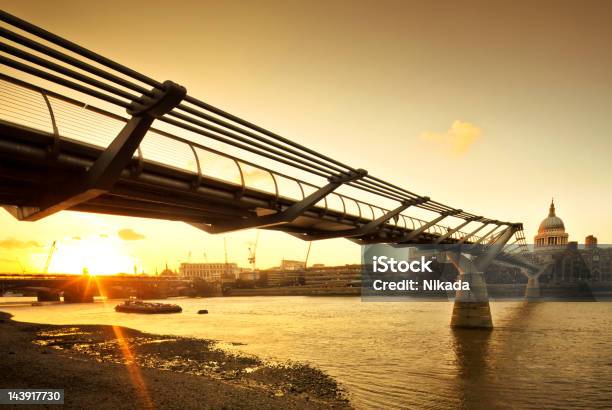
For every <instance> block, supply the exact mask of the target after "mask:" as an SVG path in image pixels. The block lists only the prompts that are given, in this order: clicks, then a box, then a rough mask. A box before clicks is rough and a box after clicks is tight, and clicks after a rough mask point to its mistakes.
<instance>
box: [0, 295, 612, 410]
mask: <svg viewBox="0 0 612 410" xmlns="http://www.w3.org/2000/svg"><path fill="white" fill-rule="evenodd" d="M8 300H9V298H2V299H0V302H2V301H4V302H7V301H8ZM12 300H15V299H12ZM117 303H118V302H116V301H108V302H102V301H98V302H96V303H93V304H78V305H75V304H73V305H64V304H57V305H49V306H36V307H32V306H20V307H15V306H8V305H3V304H2V303H0V310H2V311H6V312H9V313H11V314H13V315H14V316H15V317H14V319H15V320H18V321H25V322H37V323H49V324H115V325H123V326H127V327H131V328H134V329H138V330H142V331H146V332H150V333H158V334H170V335H180V336H192V337H198V338H205V339H214V340H218V341H219V342H220V346H221V347H223V348H225V349H230V350H238V351H240V352H244V353H247V354H255V355H258V356H260V357H263V358H266V359H269V360H271V361H285V360H293V361H302V362H307V363H310V364H312V365H314V366H316V367H318V368H320V369H322V370H324V371H325V372H327V373H328V374H330V375H331V376H333V377H334V378H335V379H336V380H338V382H339V383H340V384H341V386H342V387H343V388H344V389H345V390H346V391H347V393H348V395H349V397H350V400H351V403H352V404H353V405H354V406H355V407H357V408H425V409H427V408H431V409H433V408H436V409H437V408H533V409H553V408H570V407H572V408H590V409H592V408H602V409H603V408H612V349H611V348H610V344H611V343H612V303H610V302H597V303H588V302H582V303H581V302H574V303H570V302H542V303H525V302H520V301H517V302H492V303H491V310H492V314H493V321H494V325H495V329H494V330H493V331H474V330H472V331H469V330H466V331H454V330H452V329H451V328H450V327H449V321H450V316H451V311H452V303H449V302H362V301H361V299H360V298H351V297H232V298H210V299H175V300H174V301H173V303H177V304H179V305H181V306H182V308H183V313H182V314H177V315H157V316H155V317H151V316H146V315H134V314H122V313H116V312H115V311H114V306H115V305H116V304H117ZM199 309H208V310H209V312H210V314H208V315H198V314H197V311H198V310H199Z"/></svg>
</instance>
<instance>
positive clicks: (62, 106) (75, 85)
mask: <svg viewBox="0 0 612 410" xmlns="http://www.w3.org/2000/svg"><path fill="white" fill-rule="evenodd" d="M0 21H3V22H4V23H6V24H7V25H9V26H10V27H0V36H2V37H3V38H4V39H5V40H8V42H6V43H5V42H3V43H0V52H1V53H2V54H0V63H1V64H3V65H5V66H7V67H10V68H12V69H14V70H17V71H19V72H21V73H26V74H28V75H30V76H34V77H37V78H39V79H43V80H46V81H50V82H52V83H55V84H57V85H60V86H61V87H64V88H67V89H70V90H73V91H77V92H79V93H82V94H85V95H88V96H90V97H93V98H95V99H97V100H100V101H104V102H105V103H107V104H110V105H112V106H114V107H120V108H125V109H127V110H128V112H130V111H132V110H134V109H135V107H137V106H138V105H139V104H143V103H144V101H145V100H146V99H147V98H149V97H153V96H154V95H155V94H156V93H157V92H163V91H164V84H163V83H161V82H159V81H157V80H155V79H153V78H150V77H148V76H146V75H144V74H142V73H139V72H137V71H135V70H132V69H130V68H128V67H126V66H123V65H121V64H119V63H117V62H114V61H112V60H110V59H108V58H106V57H103V56H101V55H99V54H97V53H94V52H92V51H90V50H88V49H86V48H84V47H81V46H79V45H77V44H75V43H73V42H70V41H68V40H66V39H64V38H61V37H59V36H57V35H55V34H53V33H50V32H48V31H46V30H44V29H42V28H39V27H37V26H34V25H32V24H30V23H28V22H26V21H24V20H21V19H19V18H17V17H15V16H12V15H10V14H8V13H6V12H4V11H0ZM2 78H3V79H4V80H5V81H4V82H3V83H6V84H8V83H11V82H12V83H13V86H14V85H15V84H17V82H16V81H13V80H11V78H10V77H8V76H5V75H3V76H2ZM18 86H19V87H21V88H22V90H20V91H18V92H23V88H28V87H27V86H26V84H25V83H21V84H18ZM19 87H18V88H19ZM41 90H42V89H36V87H35V86H33V88H32V87H30V92H32V91H33V92H34V93H36V92H40V94H41V98H42V100H43V103H44V105H42V108H41V106H39V107H36V108H34V107H32V104H31V103H32V101H33V100H32V96H31V95H30V96H29V97H28V96H26V95H25V94H27V93H24V95H23V98H24V101H25V102H21V103H19V104H22V105H21V106H20V108H19V109H15V110H14V111H6V112H5V115H6V116H7V117H10V118H12V119H9V121H12V122H15V120H17V122H21V123H23V122H22V121H21V120H24V121H25V122H27V123H28V124H29V125H30V126H35V127H45V126H48V125H49V124H50V125H51V130H50V132H51V133H52V134H53V135H54V136H55V137H56V139H57V140H58V141H59V140H60V139H61V138H70V139H80V140H81V141H82V136H87V138H88V139H87V141H85V142H86V143H88V144H93V145H99V146H102V147H104V146H105V145H104V144H105V143H106V144H108V143H109V141H108V138H106V137H110V138H112V136H114V135H116V132H115V131H117V132H118V128H119V129H120V128H121V127H122V126H123V125H124V123H125V121H126V120H127V119H126V118H124V117H121V116H118V115H116V114H114V113H110V112H109V111H104V110H101V109H97V108H94V107H90V106H88V105H87V106H85V105H83V104H82V103H79V102H78V101H76V100H72V99H70V98H67V97H64V96H62V95H60V94H55V93H51V92H48V91H47V92H45V91H41ZM28 98H29V99H30V100H29V102H28V101H26V100H28ZM39 102H40V101H39ZM14 104H15V106H17V105H18V104H17V103H14ZM39 105H40V104H39ZM45 106H46V107H47V110H46V111H45V110H44V107H45ZM77 113H78V114H77ZM102 117H105V118H102ZM157 121H160V122H161V123H164V124H166V125H167V126H171V127H173V128H174V129H180V130H183V131H186V132H188V133H191V134H196V135H199V136H203V137H206V138H207V139H209V140H211V141H216V142H218V143H220V144H223V146H230V147H233V148H235V149H237V150H239V151H240V152H244V153H249V155H255V156H257V157H258V158H262V159H265V160H267V161H268V162H270V163H274V164H278V165H279V166H281V167H288V168H291V169H294V170H297V171H300V172H305V173H307V174H308V175H310V176H314V177H319V178H323V180H328V179H329V178H332V177H335V176H338V175H340V176H343V175H350V174H355V173H359V171H360V170H359V169H357V168H354V167H352V166H349V165H347V164H344V163H342V162H340V161H337V160H335V159H333V158H330V157H328V156H325V155H323V154H321V153H319V152H316V151H314V150H313V149H310V148H308V147H306V146H303V145H300V144H298V143H296V142H294V141H292V140H290V139H287V138H285V137H282V136H280V135H278V134H276V133H274V132H271V131H269V130H267V129H264V128H262V127H260V126H258V125H255V124H253V123H251V122H249V121H247V120H244V119H242V118H239V117H236V116H234V115H232V114H230V113H228V112H225V111H223V110H221V109H219V108H217V107H214V106H212V105H210V104H208V103H206V102H204V101H202V100H199V99H197V98H195V97H193V96H191V95H187V96H186V97H185V98H184V100H183V102H181V103H180V104H178V105H177V106H176V108H174V109H173V110H171V111H169V112H168V113H166V114H164V115H162V116H159V117H157ZM91 128H94V129H95V130H92V129H91ZM101 131H104V132H105V133H106V134H105V135H99V134H100V132H101ZM96 133H97V134H98V137H93V135H95V134H96ZM168 152H171V153H172V155H167V153H168ZM176 152H182V156H181V157H177V156H176V155H175V153H176ZM211 156H212V158H213V159H215V160H214V161H211V160H210V157H211ZM136 157H137V158H139V159H140V160H142V161H144V160H147V161H155V162H159V163H163V164H164V165H166V166H168V165H169V166H174V167H177V168H181V169H187V170H188V171H189V172H192V173H193V174H194V180H195V181H196V182H195V183H197V181H198V180H200V179H201V178H202V177H203V175H205V174H206V172H207V171H206V167H207V166H210V164H215V165H214V166H215V168H216V171H217V172H219V170H225V171H223V172H224V173H223V174H222V175H216V177H217V178H222V179H226V180H229V182H232V183H235V184H236V185H237V186H238V189H245V187H246V186H247V184H250V185H253V186H255V188H256V189H262V188H263V187H265V189H266V190H273V194H274V195H276V196H277V197H280V196H284V195H289V194H288V193H287V191H289V189H286V190H285V189H282V188H281V187H282V186H289V185H291V184H293V185H294V186H295V187H296V188H295V189H296V190H297V192H298V195H297V198H295V197H296V195H291V196H292V197H294V199H298V200H299V199H300V196H301V198H304V197H305V196H306V195H308V191H312V190H314V189H316V188H318V186H317V185H315V184H312V183H309V182H305V181H304V180H303V179H297V178H295V177H292V176H289V175H287V174H285V173H280V172H278V171H275V170H272V169H269V168H264V167H261V166H259V165H255V164H253V163H250V162H248V161H245V160H243V159H240V158H238V157H237V156H232V155H227V154H225V153H224V152H221V151H218V150H213V149H211V148H210V147H206V146H203V145H201V144H198V143H196V142H194V141H191V140H187V139H185V138H181V137H178V136H176V135H173V134H171V133H168V132H167V131H163V130H161V129H152V130H151V131H150V132H149V134H148V135H147V137H145V140H143V142H142V144H141V145H140V148H139V149H138V152H137V153H136ZM217 164H219V166H216V165H217ZM223 164H224V165H223ZM263 175H266V177H265V178H266V179H267V176H268V175H269V177H270V179H269V180H268V182H264V179H263ZM345 185H346V186H348V187H351V188H354V189H355V190H357V191H358V192H362V193H366V194H368V195H374V196H375V197H377V198H380V199H381V200H382V199H384V200H390V201H395V202H397V203H405V202H413V203H414V205H413V206H415V207H418V208H420V209H422V210H424V211H427V212H430V213H434V214H438V215H441V216H444V217H445V216H446V215H451V216H452V217H454V218H457V219H460V220H461V219H462V220H464V221H469V222H473V223H480V224H484V225H496V226H498V227H500V228H501V227H503V226H510V225H512V224H511V223H509V222H502V221H498V220H495V219H489V218H485V217H482V216H478V215H475V214H472V213H469V212H466V211H463V210H461V209H457V208H454V207H451V206H448V205H445V204H442V203H440V202H437V201H434V200H431V199H430V198H428V197H424V196H421V195H418V194H416V193H413V192H411V191H409V190H406V189H404V188H401V187H399V186H397V185H395V184H392V183H389V182H387V181H384V180H382V179H380V178H377V177H375V176H373V175H371V174H364V175H363V176H362V177H361V178H358V179H353V180H351V181H349V182H346V183H345ZM283 191H285V192H283ZM318 206H319V207H321V208H323V209H327V208H331V207H335V208H336V209H338V210H339V211H341V212H344V213H350V214H353V215H356V216H358V217H361V218H364V219H369V220H372V219H375V218H376V217H378V216H380V215H382V214H384V213H386V212H389V210H388V209H386V208H383V207H379V206H375V205H373V204H370V203H366V202H364V201H361V200H358V199H355V198H354V197H352V196H348V195H345V194H339V193H332V194H329V195H328V196H326V197H325V198H323V199H322V200H321V201H320V202H319V203H318ZM437 219H438V218H436V220H437ZM432 222H433V220H432V221H425V220H422V219H419V218H415V217H411V216H409V215H406V214H404V213H402V214H401V215H400V216H399V217H398V218H396V219H391V220H389V221H388V222H387V224H392V225H395V226H398V227H404V228H406V229H412V230H418V229H419V228H423V227H425V226H427V228H426V229H423V231H424V232H429V233H433V234H438V235H444V234H445V233H447V232H449V230H450V228H448V227H444V226H442V225H440V224H438V223H433V224H432ZM466 235H468V236H470V240H480V239H482V238H481V237H479V236H476V235H475V234H470V233H466V232H463V231H460V230H456V231H455V232H453V233H452V234H451V235H448V236H449V237H450V238H455V239H460V238H464V237H466Z"/></svg>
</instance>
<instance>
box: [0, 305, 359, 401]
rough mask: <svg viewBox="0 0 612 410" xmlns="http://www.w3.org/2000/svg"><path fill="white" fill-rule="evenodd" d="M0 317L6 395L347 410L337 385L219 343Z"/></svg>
mask: <svg viewBox="0 0 612 410" xmlns="http://www.w3.org/2000/svg"><path fill="white" fill-rule="evenodd" d="M10 317H11V316H10V315H9V314H7V313H3V312H0V388H55V389H64V390H65V396H66V398H65V404H66V407H67V408H96V409H98V408H99V409H123V408H126V409H127V408H130V409H131V408H135V407H140V408H164V409H196V408H197V409H218V408H232V409H248V408H258V409H277V408H278V409H281V408H282V409H329V408H334V409H341V408H349V407H350V406H349V403H348V401H347V400H346V399H345V398H344V396H343V393H342V392H341V390H340V389H339V387H338V385H337V384H336V382H335V381H334V380H333V379H331V378H330V377H329V376H327V375H326V374H324V373H323V372H321V371H319V370H317V369H314V368H312V367H309V366H307V365H303V364H296V363H286V364H279V365H275V364H267V363H264V362H262V361H261V360H259V359H258V358H256V357H252V356H244V355H234V354H231V353H228V352H225V351H222V350H220V349H218V348H216V347H215V342H214V341H209V340H202V339H194V338H183V337H175V336H162V335H153V334H147V333H142V332H139V331H136V330H133V329H129V328H124V327H119V326H102V325H71V326H58V325H44V324H34V323H21V322H15V321H13V320H11V319H10Z"/></svg>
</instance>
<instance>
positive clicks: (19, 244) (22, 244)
mask: <svg viewBox="0 0 612 410" xmlns="http://www.w3.org/2000/svg"><path fill="white" fill-rule="evenodd" d="M40 247H42V245H41V244H40V243H38V242H36V241H20V240H19V239H15V238H7V239H3V240H1V241H0V248H5V249H27V248H40Z"/></svg>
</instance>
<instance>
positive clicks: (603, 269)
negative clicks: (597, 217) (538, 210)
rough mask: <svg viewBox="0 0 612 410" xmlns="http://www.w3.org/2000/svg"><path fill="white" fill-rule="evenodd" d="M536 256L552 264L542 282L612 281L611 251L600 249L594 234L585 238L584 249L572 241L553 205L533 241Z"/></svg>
mask: <svg viewBox="0 0 612 410" xmlns="http://www.w3.org/2000/svg"><path fill="white" fill-rule="evenodd" d="M534 257H535V258H536V260H537V261H538V262H540V263H544V264H546V263H549V264H551V269H549V270H548V272H546V273H545V274H544V275H542V277H541V281H543V282H552V283H572V282H583V281H586V282H608V281H612V248H600V247H598V245H597V238H596V237H594V236H593V235H589V236H587V237H586V238H585V246H584V247H580V246H578V243H577V242H570V241H569V235H568V234H567V233H566V232H565V225H564V224H563V220H562V219H561V218H559V217H558V216H557V215H556V211H555V204H554V202H551V204H550V208H549V212H548V217H546V218H544V220H543V221H542V223H540V226H539V228H538V233H537V234H536V236H535V238H534Z"/></svg>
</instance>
